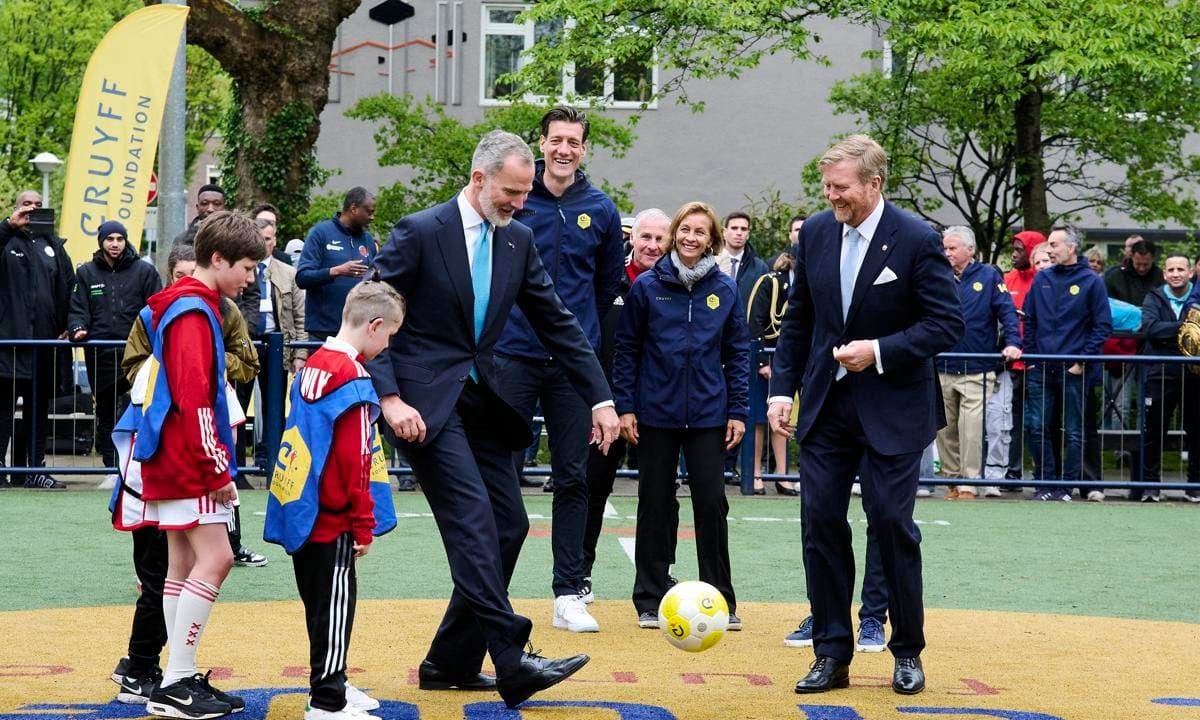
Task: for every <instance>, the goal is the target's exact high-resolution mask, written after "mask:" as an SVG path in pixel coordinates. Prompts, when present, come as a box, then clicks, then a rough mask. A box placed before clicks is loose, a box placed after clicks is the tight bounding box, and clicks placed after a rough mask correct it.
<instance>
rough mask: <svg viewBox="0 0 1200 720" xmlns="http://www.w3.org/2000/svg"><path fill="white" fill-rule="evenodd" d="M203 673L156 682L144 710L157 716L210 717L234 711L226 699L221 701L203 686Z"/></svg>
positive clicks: (186, 719) (189, 719)
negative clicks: (159, 684) (157, 685)
mask: <svg viewBox="0 0 1200 720" xmlns="http://www.w3.org/2000/svg"><path fill="white" fill-rule="evenodd" d="M204 683H205V681H204V676H203V675H201V674H199V673H196V674H195V675H193V676H191V677H188V678H184V679H182V680H177V681H175V682H173V683H171V684H170V685H167V686H159V687H157V688H155V690H154V691H153V692H152V693H150V699H149V700H148V701H147V702H146V712H148V713H150V714H151V715H157V716H159V717H170V718H184V720H210V719H211V718H219V717H221V716H222V715H228V714H229V713H230V712H232V711H233V708H232V707H230V705H229V703H225V702H221V701H220V700H218V699H216V698H215V697H213V694H212V693H211V692H209V691H208V690H207V689H206V688H205V687H204Z"/></svg>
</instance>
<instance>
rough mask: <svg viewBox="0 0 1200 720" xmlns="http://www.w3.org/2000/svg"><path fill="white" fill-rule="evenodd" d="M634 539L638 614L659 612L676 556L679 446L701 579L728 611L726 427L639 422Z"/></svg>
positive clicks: (732, 602)
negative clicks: (678, 426)
mask: <svg viewBox="0 0 1200 720" xmlns="http://www.w3.org/2000/svg"><path fill="white" fill-rule="evenodd" d="M638 436H639V441H638V509H637V544H636V545H635V547H634V553H633V556H634V567H635V577H634V583H633V606H634V607H635V608H636V609H637V612H638V614H641V613H644V612H654V613H657V612H658V604H659V602H661V601H662V598H663V595H666V593H667V590H668V589H669V584H668V569H669V567H670V565H671V563H672V562H673V561H674V559H675V539H676V537H675V536H676V532H677V530H678V527H679V501H678V500H677V499H676V498H675V468H676V466H677V463H678V461H679V451H680V449H682V450H683V455H684V457H685V458H687V464H688V469H689V470H688V488H689V489H690V490H691V492H692V515H693V519H694V524H695V527H696V561H697V565H698V566H699V568H700V579H701V580H703V581H704V582H706V583H708V584H709V585H712V586H713V587H715V588H716V589H717V590H720V591H721V594H722V595H724V596H725V601H726V602H727V603H729V612H731V613H732V612H736V610H737V598H736V597H735V596H734V592H733V579H732V576H731V573H730V569H729V523H728V516H729V502H728V500H726V499H725V478H724V474H723V472H722V471H723V469H724V462H723V460H724V455H725V427H724V426H721V427H715V428H698V429H697V428H689V429H675V428H655V427H650V426H647V425H639V426H638Z"/></svg>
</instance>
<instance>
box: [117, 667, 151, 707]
mask: <svg viewBox="0 0 1200 720" xmlns="http://www.w3.org/2000/svg"><path fill="white" fill-rule="evenodd" d="M117 669H118V670H120V669H121V665H120V664H118V665H117ZM112 677H113V680H114V682H116V683H117V685H119V686H120V687H121V689H120V690H118V691H117V702H119V703H122V704H124V705H145V704H146V702H147V701H148V700H149V699H150V695H151V694H153V693H154V691H155V690H156V689H157V688H158V686H159V683H161V682H162V670H161V669H159V668H154V669H152V670H150V671H149V672H147V673H140V672H132V673H131V672H129V667H128V665H127V666H126V668H125V672H124V673H122V674H121V675H120V676H119V677H120V679H119V680H118V679H117V678H118V675H117V671H115V670H114V671H113V675H112Z"/></svg>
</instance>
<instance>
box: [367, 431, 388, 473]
mask: <svg viewBox="0 0 1200 720" xmlns="http://www.w3.org/2000/svg"><path fill="white" fill-rule="evenodd" d="M387 481H388V468H387V458H385V457H384V456H383V446H382V445H380V443H379V438H378V437H376V438H375V444H374V445H372V446H371V482H381V483H386V482H387Z"/></svg>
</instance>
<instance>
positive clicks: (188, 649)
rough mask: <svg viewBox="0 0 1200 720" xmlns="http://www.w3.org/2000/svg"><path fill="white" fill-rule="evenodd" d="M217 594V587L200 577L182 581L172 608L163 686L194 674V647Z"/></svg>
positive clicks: (197, 644)
mask: <svg viewBox="0 0 1200 720" xmlns="http://www.w3.org/2000/svg"><path fill="white" fill-rule="evenodd" d="M220 594H221V591H220V589H219V588H217V587H216V586H215V585H210V584H209V583H206V582H204V581H203V580H194V579H192V578H188V579H187V581H186V582H184V584H183V592H181V593H180V594H179V607H178V609H177V610H176V611H175V628H174V630H172V631H171V655H170V657H169V658H168V660H167V669H166V671H164V672H163V681H162V684H163V685H164V686H165V685H170V684H171V683H173V682H176V681H178V680H182V679H184V678H189V677H191V676H192V675H195V674H196V648H198V647H199V646H200V636H201V635H203V634H204V628H205V626H207V625H208V616H209V613H211V612H212V608H213V603H215V602H216V601H217V596H218V595H220Z"/></svg>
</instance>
